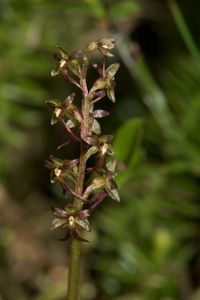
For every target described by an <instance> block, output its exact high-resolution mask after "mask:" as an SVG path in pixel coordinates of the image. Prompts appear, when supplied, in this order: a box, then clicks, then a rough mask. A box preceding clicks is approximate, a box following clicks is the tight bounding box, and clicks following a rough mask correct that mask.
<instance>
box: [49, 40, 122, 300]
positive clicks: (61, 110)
mask: <svg viewBox="0 0 200 300" xmlns="http://www.w3.org/2000/svg"><path fill="white" fill-rule="evenodd" d="M114 46H115V40H114V39H113V38H100V39H98V40H97V41H92V42H91V43H89V44H88V45H87V46H86V48H85V49H83V50H82V51H76V52H73V53H72V54H68V53H67V51H66V50H65V49H63V48H62V47H60V46H58V47H57V48H58V52H59V54H58V55H56V59H57V61H58V64H57V66H56V67H55V68H54V69H53V70H52V72H51V75H52V76H56V75H58V74H60V75H61V76H62V77H63V79H64V80H65V81H66V82H67V83H70V84H72V85H74V86H75V87H76V88H78V89H80V90H81V93H82V99H81V104H80V105H77V104H76V101H75V93H72V94H71V95H69V96H68V97H67V98H66V99H65V100H57V99H52V100H48V101H47V102H46V103H47V104H48V105H49V106H50V107H51V108H52V109H53V115H52V118H51V124H52V125H55V124H56V123H59V124H60V125H61V126H62V127H63V129H64V131H65V133H66V136H67V140H66V141H64V143H62V144H61V145H60V146H59V147H58V149H61V148H62V147H64V146H67V145H68V144H70V143H72V142H73V141H76V142H78V143H79V147H80V154H79V157H76V158H74V159H72V160H69V159H64V160H63V159H60V158H58V157H56V156H53V155H51V156H50V158H49V160H48V161H46V162H45V164H46V167H47V168H48V169H49V170H50V173H51V176H50V177H51V183H55V182H58V183H59V184H60V185H61V187H62V190H63V194H64V195H65V196H66V197H67V196H68V195H69V194H71V195H72V199H73V200H72V201H71V202H69V201H68V203H67V204H66V206H65V207H64V209H61V208H57V207H56V208H55V207H52V210H53V214H54V216H55V218H54V220H53V222H52V229H55V228H58V227H63V228H64V229H65V236H64V238H63V239H62V240H68V239H69V240H70V266H69V279H68V296H67V299H68V300H76V299H78V278H79V269H80V247H81V242H87V240H86V239H85V238H84V236H83V234H84V231H90V223H89V218H90V216H91V214H92V213H93V212H94V210H95V208H96V207H97V206H98V205H99V204H100V203H101V202H102V201H103V200H104V199H105V198H106V197H107V196H109V197H110V198H112V199H113V200H115V201H117V202H119V201H120V197H119V193H118V190H117V184H116V182H115V176H116V171H115V169H116V164H117V162H116V159H115V157H114V151H113V149H112V145H111V142H112V139H113V136H112V135H102V133H101V126H100V123H99V122H98V120H97V119H99V118H103V117H106V116H108V115H109V112H107V111H105V110H102V109H95V104H96V103H97V102H99V101H100V100H102V99H103V98H104V97H106V96H107V97H108V99H109V100H110V101H112V102H115V92H114V90H115V75H116V72H117V71H118V69H119V64H118V63H113V64H111V65H109V66H108V57H112V56H113V54H112V53H111V52H110V50H112V49H113V48H114ZM95 51H98V52H100V54H101V55H102V56H103V59H102V64H101V66H100V65H98V64H96V63H95V64H92V67H93V68H94V69H95V70H96V71H97V73H98V76H99V78H97V80H95V82H94V84H93V85H92V87H90V88H89V87H88V83H87V74H88V69H89V66H90V58H89V57H90V54H92V53H93V52H95ZM91 157H93V159H92V160H90V158H91ZM88 161H89V163H88ZM91 162H92V163H93V164H92V165H91Z"/></svg>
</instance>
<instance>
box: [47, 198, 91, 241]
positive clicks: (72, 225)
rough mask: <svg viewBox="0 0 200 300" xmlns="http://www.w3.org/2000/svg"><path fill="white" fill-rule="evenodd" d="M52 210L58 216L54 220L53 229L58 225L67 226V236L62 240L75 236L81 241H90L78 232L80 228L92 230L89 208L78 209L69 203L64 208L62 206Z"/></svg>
mask: <svg viewBox="0 0 200 300" xmlns="http://www.w3.org/2000/svg"><path fill="white" fill-rule="evenodd" d="M52 210H53V213H54V216H55V217H56V218H55V219H54V220H53V222H52V227H51V229H56V228H58V227H63V228H67V232H66V235H65V237H64V238H63V239H61V240H62V241H66V240H68V239H69V238H70V237H73V238H75V239H77V240H79V241H82V242H88V241H87V240H86V239H83V238H82V237H81V236H80V234H79V232H78V231H79V230H80V229H84V230H86V231H90V225H89V221H88V217H89V216H90V213H89V210H88V209H85V210H81V211H76V210H75V209H74V208H73V206H72V205H70V204H68V205H67V206H66V207H65V209H64V210H63V209H60V208H52Z"/></svg>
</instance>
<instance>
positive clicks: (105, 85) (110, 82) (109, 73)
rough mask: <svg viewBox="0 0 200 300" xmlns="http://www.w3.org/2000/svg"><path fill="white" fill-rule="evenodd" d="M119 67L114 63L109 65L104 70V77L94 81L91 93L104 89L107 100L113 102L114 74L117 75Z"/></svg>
mask: <svg viewBox="0 0 200 300" xmlns="http://www.w3.org/2000/svg"><path fill="white" fill-rule="evenodd" d="M119 67H120V65H119V64H117V63H115V64H112V65H110V66H109V67H108V68H107V69H106V70H105V76H104V77H102V78H99V79H97V80H96V82H95V83H94V85H93V87H92V91H96V90H102V89H106V93H107V96H108V98H109V99H110V100H111V101H112V102H115V93H114V90H115V74H116V73H117V71H118V69H119Z"/></svg>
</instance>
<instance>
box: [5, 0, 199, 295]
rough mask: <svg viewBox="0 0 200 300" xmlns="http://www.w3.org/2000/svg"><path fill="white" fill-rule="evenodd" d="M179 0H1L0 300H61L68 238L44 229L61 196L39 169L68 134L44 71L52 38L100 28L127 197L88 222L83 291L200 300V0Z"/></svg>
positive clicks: (53, 84)
mask: <svg viewBox="0 0 200 300" xmlns="http://www.w3.org/2000/svg"><path fill="white" fill-rule="evenodd" d="M179 5H181V6H180V8H179V6H178V4H177V3H176V2H175V1H166V2H164V1H163V2H162V1H156V0H151V1H141V2H140V1H128V0H127V1H121V0H120V1H118V0H109V1H103V0H83V1H78V0H76V1H64V0H62V1H51V0H38V1H23V2H20V1H17V0H2V1H1V3H0V20H1V27H0V41H1V43H0V49H1V53H2V55H1V58H0V70H1V78H0V85H1V89H0V108H1V118H0V144H1V148H0V177H1V185H0V208H1V212H2V215H1V221H0V224H1V229H0V254H1V261H0V268H1V272H0V299H3V300H4V299H6V300H10V299H20V300H23V299H34V300H45V299H52V300H58V299H64V295H65V293H66V287H65V284H66V276H67V271H66V265H67V262H66V245H65V244H60V243H59V242H57V240H56V239H57V236H55V235H53V234H52V232H49V226H50V225H49V224H50V223H51V213H50V210H49V207H50V206H51V204H52V202H54V203H55V199H56V200H57V201H58V202H59V204H61V205H64V202H65V200H64V199H63V198H62V195H61V193H60V190H58V189H57V188H55V189H52V187H51V186H50V183H49V181H48V172H46V171H45V170H44V167H43V161H44V158H47V157H48V155H49V154H50V153H51V152H52V151H51V150H52V149H55V148H56V145H57V144H59V142H60V141H62V140H63V138H64V137H63V135H62V132H60V131H59V130H57V129H55V131H53V134H52V131H50V130H49V129H50V125H49V122H50V115H49V111H48V109H46V108H45V106H44V100H45V99H48V98H49V97H51V98H52V97H53V96H54V95H60V97H61V98H64V97H66V94H68V93H69V88H68V87H65V85H64V83H63V82H62V81H61V80H57V81H56V80H51V78H50V71H51V69H52V66H53V64H54V60H53V57H52V52H53V51H54V49H55V45H57V44H60V45H63V46H64V47H65V48H67V49H68V50H69V51H71V50H75V49H76V48H81V45H84V44H85V43H86V42H87V41H89V40H91V38H94V39H96V38H98V37H99V36H102V35H106V34H107V35H108V34H112V35H115V36H116V38H117V41H118V43H117V45H118V49H117V50H118V51H117V53H116V56H115V58H114V59H115V61H116V60H119V61H120V60H121V71H120V72H121V73H120V74H121V75H119V76H118V78H117V82H118V85H117V91H116V94H117V99H118V102H117V104H116V107H114V108H112V109H113V111H112V114H111V116H110V117H109V118H108V119H107V122H106V123H105V124H104V125H103V126H104V127H105V129H106V130H107V132H108V133H110V132H113V130H114V129H116V136H115V141H114V148H115V151H116V155H117V157H118V158H119V160H120V163H119V166H118V168H119V176H118V184H119V186H120V189H121V198H122V203H121V204H120V205H115V204H113V203H112V202H111V201H105V202H104V204H102V206H101V207H100V209H99V212H98V214H97V215H96V216H95V217H94V218H93V231H92V233H89V236H88V239H89V240H90V241H91V242H90V244H89V245H87V246H85V250H84V253H83V270H82V276H81V277H82V278H81V280H82V286H81V295H82V296H81V299H97V300H99V299H100V300H104V299H105V300H107V299H115V300H140V299H141V300H169V299H170V300H171V299H174V300H175V299H181V300H186V299H187V300H188V299H191V300H198V299H200V298H199V297H200V296H199V294H200V292H199V291H200V276H199V274H200V273H199V272H200V242H199V241H200V234H199V232H200V213H199V211H200V204H199V195H200V185H199V183H200V155H199V153H200V135H199V131H198V126H199V114H200V90H199V86H200V76H199V75H200V74H199V72H200V71H199V65H200V64H199V61H200V60H199V50H198V44H197V41H196V40H198V36H199V30H200V28H199V27H198V26H197V20H196V18H194V17H193V15H192V14H194V15H196V13H195V12H194V11H193V12H191V9H189V8H190V7H194V8H195V10H196V11H197V12H198V9H199V3H198V2H195V1H192V2H191V3H190V4H188V2H187V1H182V2H181V1H179ZM187 8H188V9H187ZM182 12H183V13H182ZM185 19H186V20H188V21H189V22H187V24H186V22H185V21H184V20H185ZM190 28H191V29H194V28H195V30H196V31H194V32H193V31H191V30H190ZM152 49H153V50H152ZM91 76H93V73H92V72H91ZM107 105H111V104H110V103H105V106H107ZM50 132H51V133H50ZM65 151H68V152H69V153H71V155H72V156H73V152H74V151H76V149H75V148H66V149H65ZM61 234H62V233H61Z"/></svg>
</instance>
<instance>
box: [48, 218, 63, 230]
mask: <svg viewBox="0 0 200 300" xmlns="http://www.w3.org/2000/svg"><path fill="white" fill-rule="evenodd" d="M66 223H67V220H66V219H58V218H55V219H54V220H53V222H52V224H51V229H56V228H58V227H60V226H62V225H64V224H66Z"/></svg>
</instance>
